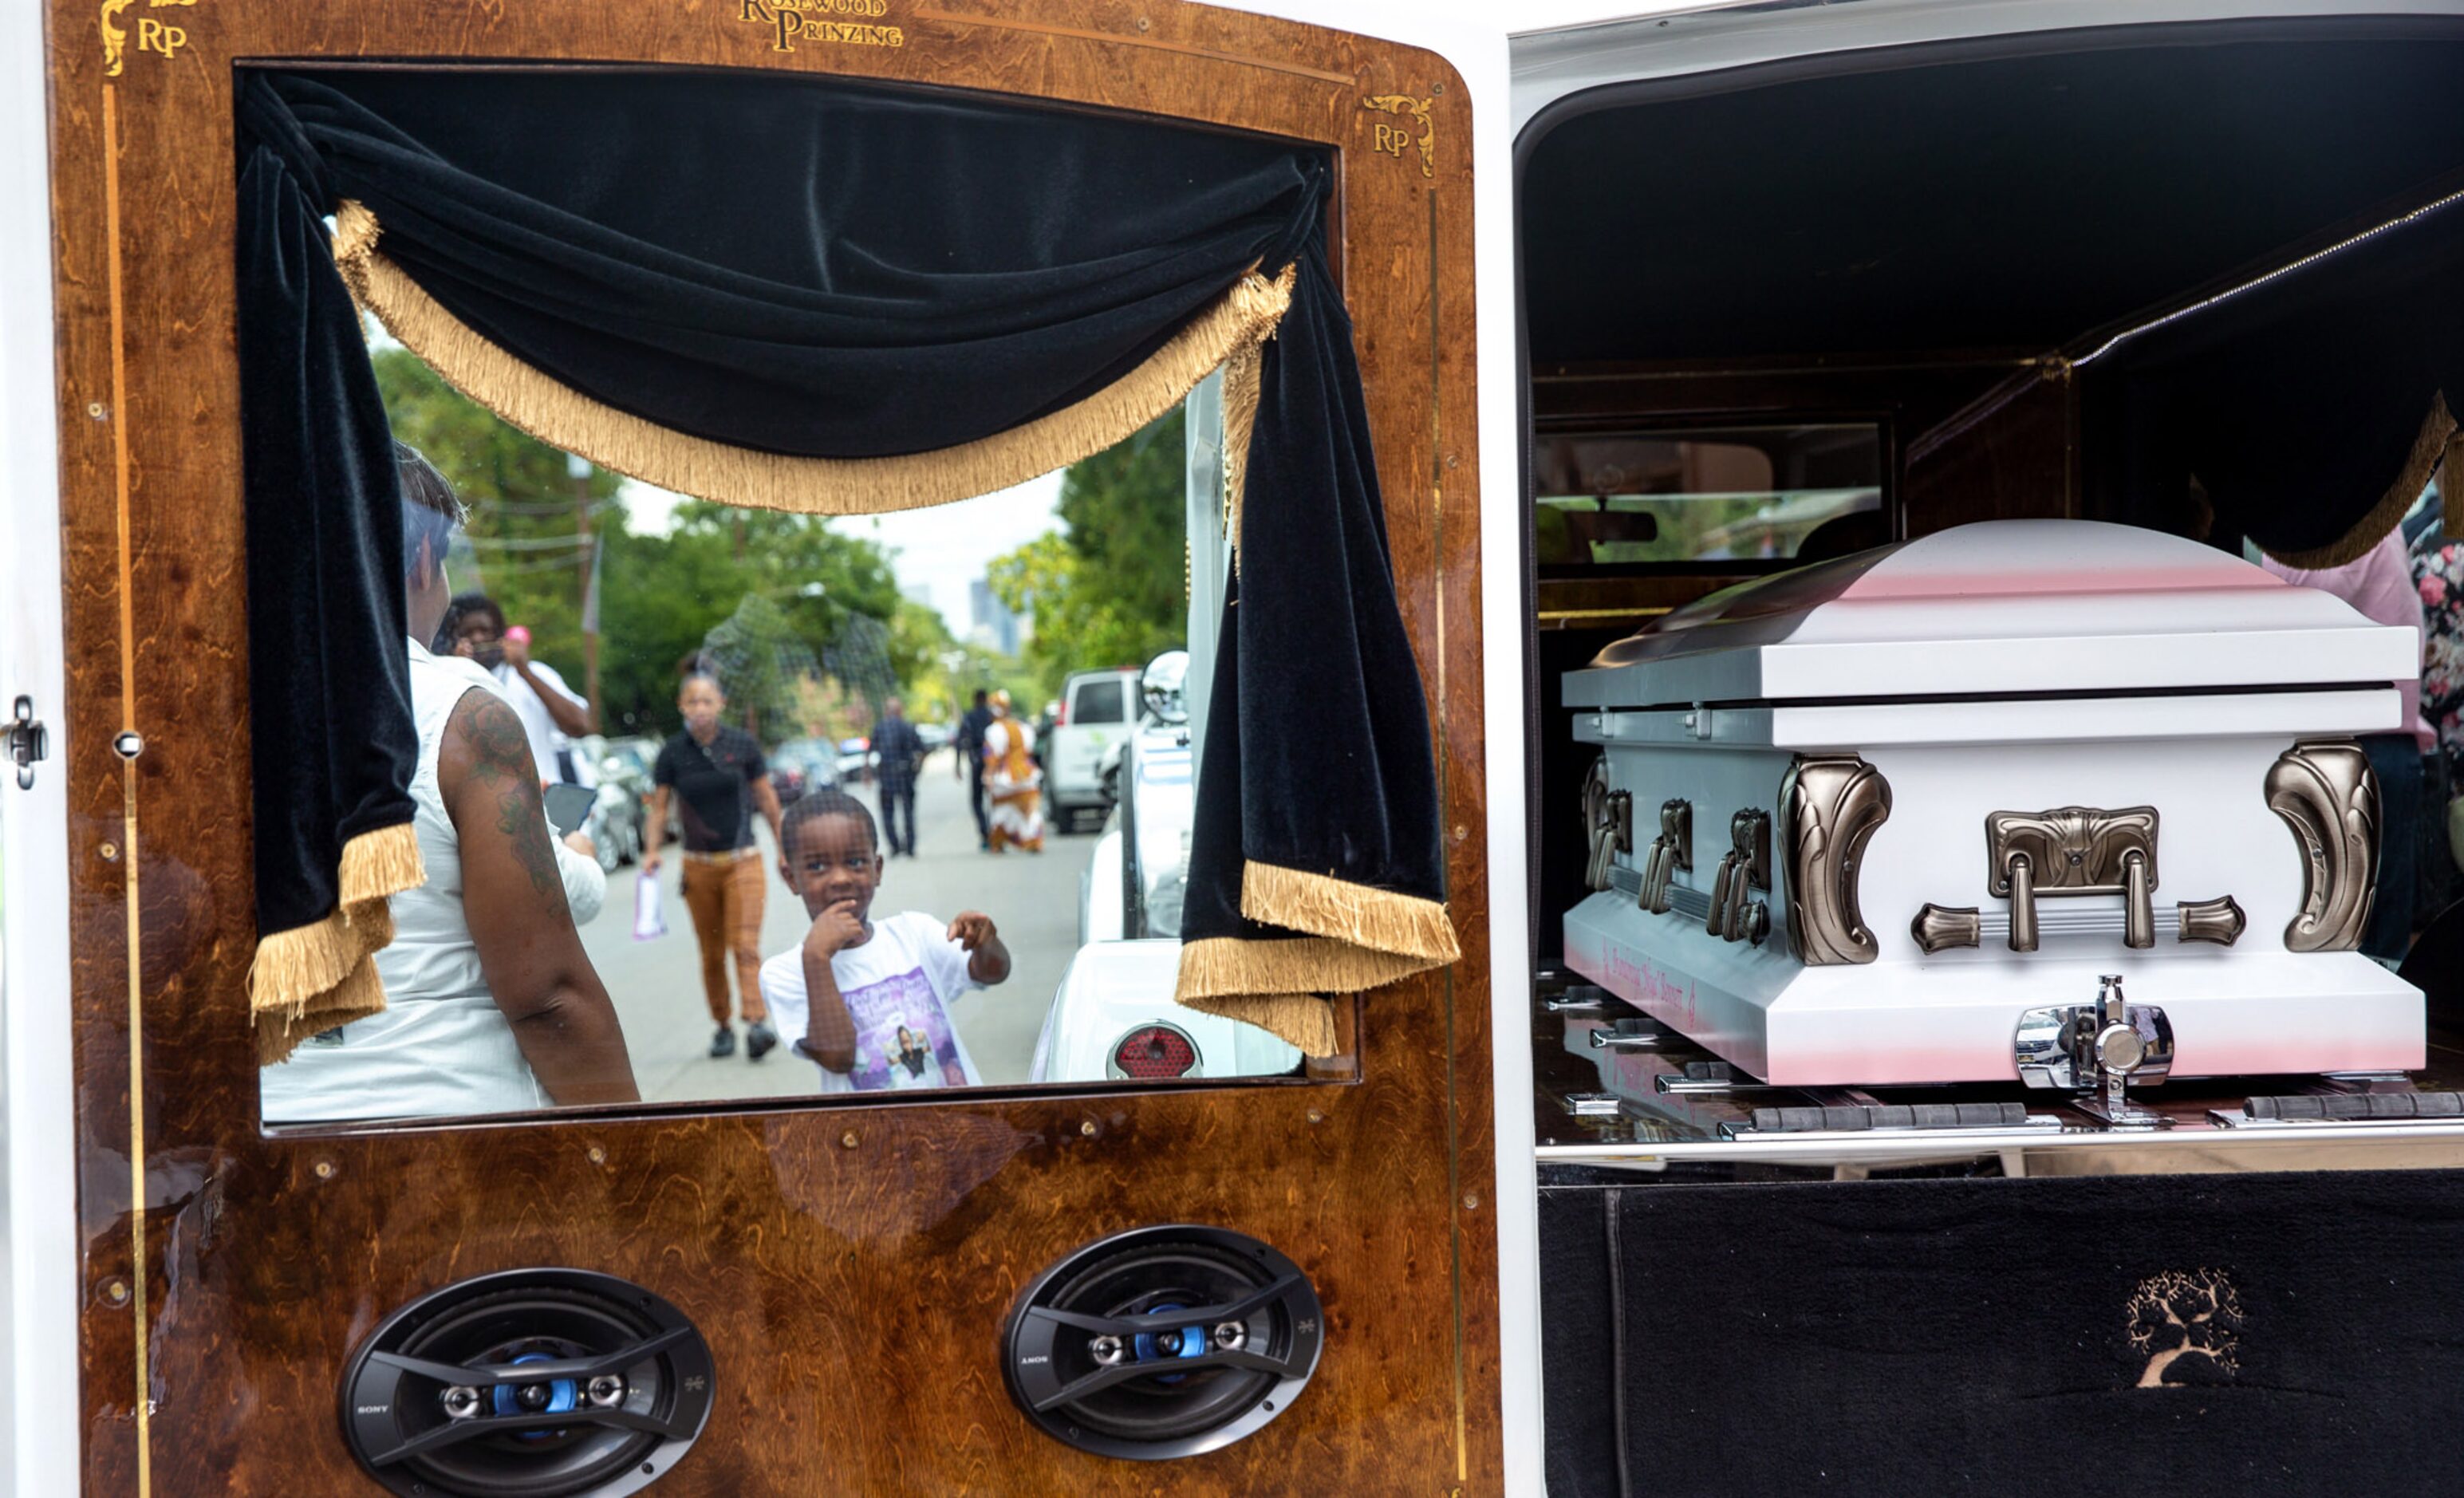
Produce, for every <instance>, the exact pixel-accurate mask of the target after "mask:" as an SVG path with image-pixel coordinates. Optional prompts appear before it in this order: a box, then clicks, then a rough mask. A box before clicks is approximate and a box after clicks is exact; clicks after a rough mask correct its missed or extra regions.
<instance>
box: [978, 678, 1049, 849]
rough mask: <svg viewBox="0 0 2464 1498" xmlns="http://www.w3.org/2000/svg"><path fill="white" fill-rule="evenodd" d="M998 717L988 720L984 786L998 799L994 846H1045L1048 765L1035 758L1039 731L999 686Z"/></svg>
mask: <svg viewBox="0 0 2464 1498" xmlns="http://www.w3.org/2000/svg"><path fill="white" fill-rule="evenodd" d="M992 709H993V720H992V721H991V722H990V723H987V724H985V725H984V790H985V794H986V795H988V796H989V797H990V798H991V800H992V848H993V851H994V852H996V853H999V852H1004V851H1006V850H1007V849H1009V848H1025V849H1026V850H1027V851H1028V852H1030V853H1040V852H1043V851H1044V788H1043V787H1044V771H1043V770H1042V769H1040V768H1039V767H1037V765H1036V762H1035V760H1032V759H1031V758H1029V756H1031V755H1032V754H1033V753H1034V752H1035V733H1034V730H1032V729H1030V728H1028V727H1027V726H1026V725H1025V724H1024V723H1023V722H1020V721H1019V719H1018V716H1017V715H1016V714H1015V713H1012V712H1011V711H1010V705H1009V694H1008V693H1006V692H996V693H994V694H993V699H992Z"/></svg>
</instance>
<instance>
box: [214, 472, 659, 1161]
mask: <svg viewBox="0 0 2464 1498" xmlns="http://www.w3.org/2000/svg"><path fill="white" fill-rule="evenodd" d="M394 459H395V467H396V470H397V472H398V474H399V476H400V480H401V485H402V494H403V557H404V564H405V567H406V569H407V570H406V573H405V576H404V579H403V584H402V585H403V589H404V597H405V602H406V609H405V615H404V617H405V619H406V621H407V624H408V626H409V631H410V634H409V638H408V639H407V640H406V641H405V642H404V643H405V645H406V647H407V649H408V650H409V652H410V709H411V716H412V720H413V722H414V724H415V725H416V727H417V729H418V733H419V758H418V760H417V761H416V763H415V765H414V767H413V770H412V773H411V782H410V799H411V804H412V808H413V811H412V817H411V826H412V830H413V832H414V833H415V835H416V836H417V837H418V839H419V855H420V860H421V862H422V863H423V864H424V865H425V866H426V868H427V870H428V878H427V882H426V883H424V884H422V885H420V886H419V887H418V888H416V889H411V890H405V891H404V892H401V893H399V894H397V895H395V896H393V898H392V899H391V900H390V901H389V902H388V912H387V914H389V915H390V917H391V920H392V923H393V933H394V935H393V940H392V941H391V942H390V943H389V944H388V945H386V946H385V947H383V948H381V949H379V950H378V952H377V954H376V956H375V958H374V961H375V964H376V972H377V977H378V979H379V980H382V981H383V982H384V984H385V1008H384V1010H383V1011H382V1012H380V1013H377V1014H372V1015H369V1016H368V1017H367V1018H365V1019H361V1020H354V1021H352V1022H351V1023H349V1024H341V1025H337V1026H335V1027H334V1028H332V1029H330V1030H326V1031H324V1032H322V1033H320V1034H318V1035H315V1036H311V1037H310V1038H309V1039H308V1040H307V1041H306V1042H305V1043H303V1044H302V1045H301V1046H299V1048H298V1049H297V1050H296V1051H294V1052H293V1053H292V1057H291V1059H290V1060H289V1061H288V1062H286V1063H284V1064H283V1065H281V1066H277V1067H270V1068H266V1070H265V1071H264V1073H263V1077H262V1081H261V1083H260V1087H261V1097H262V1106H263V1111H264V1117H265V1119H266V1121H267V1122H269V1123H305V1122H312V1121H317V1120H324V1119H341V1118H399V1117H412V1116H442V1115H456V1114H465V1113H493V1112H517V1111H525V1110H529V1109H536V1108H545V1107H549V1106H551V1105H555V1106H566V1105H572V1104H581V1103H628V1102H633V1101H636V1100H637V1099H638V1098H639V1097H640V1096H641V1093H640V1090H638V1089H637V1088H636V1087H635V1085H634V1080H633V1067H632V1062H631V1061H630V1059H629V1058H628V1057H627V1054H626V1050H625V1032H624V1027H623V1025H622V1024H619V1023H618V1021H617V1018H616V1008H615V1005H614V1004H612V1003H610V1002H608V998H607V989H606V986H605V984H604V983H602V982H601V981H600V978H599V974H598V972H597V971H596V970H595V969H593V968H592V967H591V965H590V958H589V957H588V955H587V954H585V953H584V952H583V946H582V936H581V933H580V932H579V931H577V930H576V929H575V927H574V921H575V918H576V914H577V913H581V914H582V918H583V919H587V918H588V917H589V915H591V914H597V911H598V906H599V902H600V900H601V899H602V898H603V897H604V895H605V891H606V876H605V874H603V873H602V872H601V871H600V869H599V865H598V863H597V862H596V861H595V860H593V859H589V858H585V857H581V856H578V855H577V854H576V853H575V852H574V851H573V850H572V849H571V848H567V847H565V846H564V845H561V844H560V843H559V842H558V841H557V840H556V838H555V837H554V835H553V834H552V833H551V832H550V831H549V828H548V823H547V814H546V811H545V809H544V807H543V806H542V805H541V804H540V798H539V776H538V775H537V773H536V769H537V766H536V764H535V762H534V761H533V760H532V758H531V751H530V744H529V740H528V738H527V737H526V735H525V734H524V731H523V725H522V721H521V718H520V716H519V715H518V714H517V712H516V710H515V708H514V705H513V704H512V703H511V702H510V701H508V700H507V697H506V693H505V691H504V689H503V688H502V687H501V686H500V685H499V684H498V683H497V681H496V680H495V678H494V677H493V676H491V675H490V674H489V673H488V672H484V671H481V670H480V669H479V668H478V667H477V666H475V665H473V663H472V662H470V661H467V660H460V659H456V658H455V657H454V656H452V655H451V654H444V655H439V654H436V653H434V652H431V651H430V650H429V649H428V647H427V646H425V645H423V644H421V643H420V642H421V641H423V640H432V639H434V638H436V635H437V629H438V626H439V625H440V624H441V623H442V621H443V619H444V615H445V610H446V605H447V600H448V598H449V596H450V595H451V592H452V584H451V582H450V580H449V579H448V578H447V577H446V572H445V554H446V551H447V548H448V547H449V545H450V544H451V541H452V539H453V532H454V530H455V529H456V528H457V527H458V526H459V525H460V524H461V523H462V514H463V512H462V503H461V501H460V500H459V499H458V498H456V497H455V496H454V494H453V490H452V486H451V485H450V484H448V483H447V482H446V480H445V475H443V474H439V473H438V472H437V471H436V469H435V467H434V466H433V465H431V464H430V463H429V461H428V459H427V458H426V457H424V456H422V455H421V454H420V453H419V452H418V451H417V450H416V449H414V448H411V447H409V446H407V445H406V444H403V443H400V442H397V443H395V444H394Z"/></svg>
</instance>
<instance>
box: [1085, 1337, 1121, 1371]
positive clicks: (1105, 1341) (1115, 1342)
mask: <svg viewBox="0 0 2464 1498" xmlns="http://www.w3.org/2000/svg"><path fill="white" fill-rule="evenodd" d="M1087 1351H1088V1353H1089V1355H1092V1356H1093V1357H1094V1359H1095V1361H1097V1362H1098V1363H1101V1364H1103V1365H1104V1366H1105V1367H1107V1368H1110V1367H1111V1366H1113V1365H1114V1364H1116V1363H1118V1362H1119V1361H1120V1360H1121V1339H1120V1338H1119V1337H1116V1336H1110V1335H1106V1336H1099V1337H1097V1338H1095V1340H1093V1341H1091V1342H1089V1343H1088V1344H1087Z"/></svg>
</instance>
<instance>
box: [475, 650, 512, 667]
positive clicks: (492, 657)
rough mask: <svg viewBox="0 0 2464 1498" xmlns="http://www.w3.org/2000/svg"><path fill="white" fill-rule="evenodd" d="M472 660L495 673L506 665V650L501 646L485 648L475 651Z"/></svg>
mask: <svg viewBox="0 0 2464 1498" xmlns="http://www.w3.org/2000/svg"><path fill="white" fill-rule="evenodd" d="M471 658H472V659H473V660H474V661H477V662H478V663H479V664H480V665H482V666H485V667H486V668H488V669H489V670H490V671H495V669H496V668H497V667H499V666H502V665H503V664H505V648H504V647H503V646H501V645H490V646H483V647H481V648H480V649H479V650H474V651H473V652H472V654H471Z"/></svg>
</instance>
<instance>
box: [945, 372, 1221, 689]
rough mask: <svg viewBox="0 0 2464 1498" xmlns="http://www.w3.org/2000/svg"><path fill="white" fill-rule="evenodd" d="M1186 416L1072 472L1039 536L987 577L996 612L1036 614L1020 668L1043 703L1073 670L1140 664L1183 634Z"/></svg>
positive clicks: (1164, 421) (1171, 415)
mask: <svg viewBox="0 0 2464 1498" xmlns="http://www.w3.org/2000/svg"><path fill="white" fill-rule="evenodd" d="M1186 482H1187V479H1186V458H1185V455H1184V452H1183V443H1182V418H1181V408H1179V407H1175V408H1172V410H1170V411H1168V412H1166V413H1165V414H1164V415H1163V416H1161V417H1159V418H1157V419H1156V420H1155V421H1154V422H1151V423H1149V424H1148V425H1147V426H1146V427H1145V428H1144V429H1142V430H1139V431H1137V432H1136V433H1134V434H1133V435H1132V436H1131V437H1129V438H1128V439H1127V440H1125V441H1123V442H1120V443H1118V444H1115V445H1114V446H1113V447H1111V448H1110V449H1108V450H1106V451H1105V452H1098V453H1096V454H1095V455H1094V456H1092V457H1089V458H1085V459H1082V460H1081V461H1079V462H1076V463H1073V464H1071V465H1070V466H1069V472H1068V474H1067V475H1066V476H1065V477H1064V478H1063V479H1062V481H1061V500H1060V503H1059V504H1058V505H1057V506H1055V509H1056V511H1057V512H1058V514H1059V515H1060V517H1061V519H1062V521H1063V522H1064V525H1065V526H1066V529H1065V530H1059V531H1046V532H1045V534H1043V535H1042V536H1039V537H1037V538H1036V539H1035V540H1031V541H1029V542H1027V543H1026V544H1025V545H1023V546H1022V547H1020V548H1018V549H1017V550H1016V551H1013V552H1011V553H1009V554H1008V555H1007V556H1005V557H1001V558H998V559H996V560H995V561H994V562H993V563H992V565H991V567H990V568H989V569H988V575H989V579H990V582H991V584H992V587H993V591H994V592H995V593H996V594H998V595H1000V597H1001V602H1002V603H1003V604H1005V605H1007V606H1009V607H1010V608H1012V609H1014V610H1016V611H1018V612H1020V613H1031V614H1032V615H1033V616H1034V621H1035V631H1034V634H1033V635H1032V637H1031V638H1030V639H1029V640H1028V641H1027V644H1026V647H1025V651H1024V653H1025V657H1026V661H1025V664H1026V665H1027V667H1028V668H1029V669H1030V670H1031V671H1033V672H1035V675H1036V681H1037V684H1038V686H1039V687H1040V688H1041V689H1042V692H1041V694H1042V695H1054V694H1058V693H1059V690H1060V686H1061V681H1062V678H1063V677H1065V676H1067V675H1068V674H1069V672H1074V671H1086V670H1090V669H1093V668H1096V667H1103V666H1142V665H1144V664H1145V663H1146V662H1147V661H1148V660H1150V659H1152V658H1153V657H1154V656H1155V655H1156V654H1157V653H1159V652H1161V651H1163V650H1170V649H1171V648H1172V647H1174V646H1177V645H1179V644H1182V643H1183V642H1184V640H1185V638H1186V636H1187V634H1188V631H1189V622H1188V617H1189V616H1188V606H1189V549H1188V537H1187V519H1186V510H1185V505H1186V501H1185V499H1184V497H1183V496H1184V494H1185V485H1186Z"/></svg>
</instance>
